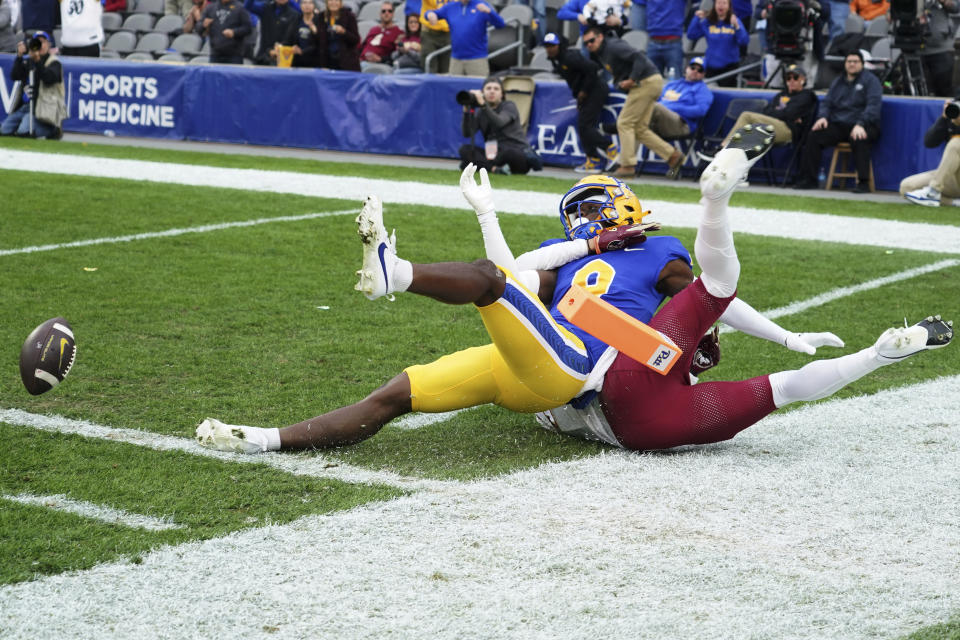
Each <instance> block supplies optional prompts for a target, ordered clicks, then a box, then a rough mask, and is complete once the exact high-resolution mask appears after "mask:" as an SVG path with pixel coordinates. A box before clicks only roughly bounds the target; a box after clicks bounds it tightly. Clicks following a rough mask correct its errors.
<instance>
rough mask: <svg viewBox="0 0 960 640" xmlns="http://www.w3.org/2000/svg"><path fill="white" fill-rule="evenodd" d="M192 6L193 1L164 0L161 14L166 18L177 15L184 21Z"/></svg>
mask: <svg viewBox="0 0 960 640" xmlns="http://www.w3.org/2000/svg"><path fill="white" fill-rule="evenodd" d="M193 5H194V1H193V0H166V2H164V3H163V14H164V15H167V16H173V15H179V16H180V17H182V18H183V19H184V20H186V19H187V14H189V13H190V11H191V10H192V9H193ZM108 11H116V9H108Z"/></svg>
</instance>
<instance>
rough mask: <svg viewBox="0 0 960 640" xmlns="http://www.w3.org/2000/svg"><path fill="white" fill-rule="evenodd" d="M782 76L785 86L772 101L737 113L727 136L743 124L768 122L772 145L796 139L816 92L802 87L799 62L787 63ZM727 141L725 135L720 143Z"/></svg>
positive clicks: (802, 80) (802, 71) (805, 73)
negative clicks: (760, 109)
mask: <svg viewBox="0 0 960 640" xmlns="http://www.w3.org/2000/svg"><path fill="white" fill-rule="evenodd" d="M783 75H784V78H785V79H786V83H787V88H786V89H784V90H782V91H781V92H780V93H778V94H777V95H775V96H773V100H771V101H770V102H769V104H767V106H766V107H764V108H763V112H761V113H757V112H756V111H744V112H743V113H741V114H740V116H739V117H738V118H737V122H736V124H734V125H733V127H732V128H731V129H730V134H731V135H732V134H733V132H734V131H737V130H738V129H740V128H741V127H743V126H744V125H747V124H768V125H770V126H772V127H773V143H774V144H786V143H788V142H792V141H794V140H799V139H800V134H801V131H800V127H801V126H803V123H804V120H805V118H807V116H809V115H810V113H811V112H812V111H813V107H814V105H815V104H817V95H816V94H815V93H814V92H813V90H812V89H808V88H806V82H807V72H806V71H805V70H804V69H803V67H801V66H800V65H797V64H791V65H789V66H787V67H786V69H785V70H784V74H783ZM728 141H729V137H728V138H727V140H724V141H723V145H721V146H726V144H727V142H728Z"/></svg>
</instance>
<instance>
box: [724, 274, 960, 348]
mask: <svg viewBox="0 0 960 640" xmlns="http://www.w3.org/2000/svg"><path fill="white" fill-rule="evenodd" d="M958 264H960V260H954V259H952V258H951V259H949V260H940V261H938V262H934V263H932V264H927V265H923V266H922V267H915V268H913V269H906V270H905V271H900V272H898V273H892V274H890V275H888V276H883V277H881V278H875V279H873V280H868V281H867V282H861V283H860V284H857V285H852V286H849V287H839V288H837V289H833V290H832V291H827V292H826V293H821V294H820V295H816V296H814V297H812V298H808V299H806V300H798V301H797V302H791V303H790V304H788V305H786V306H783V307H777V308H776V309H769V310H767V311H761V313H762V314H763V315H764V316H766V317H767V318H770V319H771V320H775V319H777V318H782V317H784V316H791V315H794V314H797V313H802V312H804V311H807V310H808V309H813V308H814V307H819V306H821V305H825V304H827V303H828V302H834V301H836V300H840V299H842V298H846V297H847V296H852V295H854V294H857V293H862V292H864V291H870V290H871V289H879V288H880V287H883V286H886V285H888V284H893V283H894V282H902V281H903V280H909V279H910V278H916V277H917V276H922V275H924V274H927V273H933V272H934V271H940V270H942V269H949V268H950V267H955V266H957V265H958ZM914 320H917V318H914ZM735 331H736V329H733V328H732V327H728V326H726V325H724V326H723V327H722V328H721V329H720V333H733V332H735Z"/></svg>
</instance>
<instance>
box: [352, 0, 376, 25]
mask: <svg viewBox="0 0 960 640" xmlns="http://www.w3.org/2000/svg"><path fill="white" fill-rule="evenodd" d="M362 20H373V21H374V22H379V21H380V2H379V1H378V0H374V1H373V2H368V3H366V4H365V5H363V6H362V7H360V13H358V14H357V22H360V21H362Z"/></svg>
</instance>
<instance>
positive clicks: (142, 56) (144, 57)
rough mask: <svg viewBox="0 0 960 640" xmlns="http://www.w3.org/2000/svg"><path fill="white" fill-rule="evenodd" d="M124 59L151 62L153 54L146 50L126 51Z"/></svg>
mask: <svg viewBox="0 0 960 640" xmlns="http://www.w3.org/2000/svg"><path fill="white" fill-rule="evenodd" d="M124 60H139V61H141V62H153V54H152V53H147V52H146V51H134V52H133V53H128V54H127V55H126V57H125V58H124Z"/></svg>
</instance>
